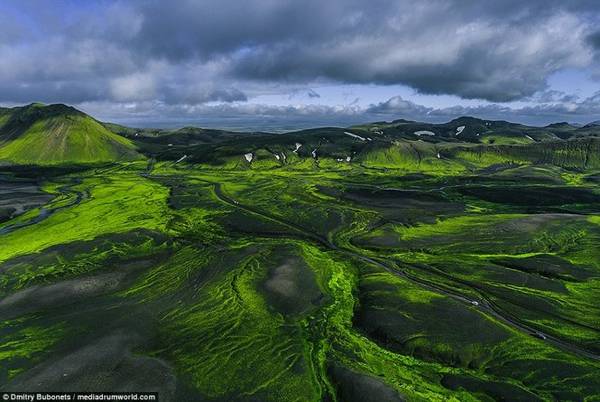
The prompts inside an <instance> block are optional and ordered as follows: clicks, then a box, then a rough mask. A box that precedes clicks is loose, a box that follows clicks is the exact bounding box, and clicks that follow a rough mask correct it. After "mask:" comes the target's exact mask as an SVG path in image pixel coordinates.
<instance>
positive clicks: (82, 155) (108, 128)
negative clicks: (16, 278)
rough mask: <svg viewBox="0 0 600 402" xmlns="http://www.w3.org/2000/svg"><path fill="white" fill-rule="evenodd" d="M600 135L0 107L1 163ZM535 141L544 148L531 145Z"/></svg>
mask: <svg viewBox="0 0 600 402" xmlns="http://www.w3.org/2000/svg"><path fill="white" fill-rule="evenodd" d="M598 138H600V121H597V122H592V123H590V124H587V125H585V126H582V127H580V126H575V125H571V124H569V123H565V122H561V123H554V124H550V125H548V126H546V127H531V126H526V125H523V124H517V123H510V122H507V121H493V120H483V119H478V118H473V117H460V118H457V119H454V120H451V121H449V122H447V123H443V124H432V123H422V122H417V121H410V120H404V119H401V120H395V121H392V122H375V123H369V124H363V125H356V126H351V127H347V128H339V127H323V128H315V129H308V130H300V131H294V132H288V133H284V134H273V133H264V132H232V131H225V130H214V129H202V128H197V127H185V128H181V129H177V130H165V129H136V128H130V127H125V126H121V125H118V124H112V123H102V122H99V121H97V120H95V119H94V118H92V117H90V116H88V115H86V114H85V113H83V112H81V111H79V110H77V109H75V108H72V107H70V106H66V105H62V104H54V105H42V104H39V103H34V104H30V105H27V106H23V107H15V108H0V164H5V165H6V164H37V165H57V164H89V163H103V162H112V161H130V160H136V159H141V158H143V157H144V156H146V157H154V158H157V159H159V160H174V161H177V160H180V159H182V158H184V159H187V161H190V162H198V163H210V164H215V165H219V164H231V163H234V165H235V164H239V165H240V166H245V163H246V162H248V163H257V162H258V161H260V160H268V161H269V164H273V165H274V166H277V165H282V164H286V163H292V161H293V160H298V159H303V158H308V159H316V158H320V159H324V158H329V159H331V160H333V161H335V162H340V161H345V160H360V159H361V158H367V157H369V156H368V155H371V154H372V153H373V152H375V151H376V150H379V151H380V150H381V149H386V148H390V147H393V146H398V144H404V145H406V146H408V148H411V149H421V148H422V149H428V150H429V151H428V152H429V154H431V153H433V154H432V155H433V157H441V155H440V153H439V149H441V148H445V149H450V148H457V147H458V148H464V147H467V148H468V147H473V146H480V147H482V146H483V147H486V146H491V147H502V146H512V147H514V146H520V147H521V148H522V149H521V150H520V151H519V152H525V151H523V149H528V151H527V152H529V153H531V154H536V153H538V152H540V151H539V149H547V148H549V147H550V148H556V147H565V146H567V145H566V144H571V145H569V146H570V147H572V144H573V141H579V140H582V141H590V140H592V141H597V140H596V139H598ZM542 144H543V145H542ZM561 144H563V145H561ZM536 145H539V146H537V147H536V148H538V150H537V151H532V150H531V149H532V147H533V146H536ZM408 148H407V149H408ZM420 152H422V151H420ZM503 152H504V151H503ZM511 152H516V151H514V150H513V151H511ZM246 154H251V155H252V158H251V159H252V160H251V161H248V160H247V159H250V157H243V158H242V156H243V155H246ZM432 155H429V156H432ZM371 156H372V155H371ZM244 160H246V162H244ZM267 165H268V164H267Z"/></svg>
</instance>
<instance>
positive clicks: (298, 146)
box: [293, 142, 302, 152]
mask: <svg viewBox="0 0 600 402" xmlns="http://www.w3.org/2000/svg"><path fill="white" fill-rule="evenodd" d="M301 147H302V144H300V143H299V142H297V143H296V149H294V151H293V152H298V150H299V149H300V148H301Z"/></svg>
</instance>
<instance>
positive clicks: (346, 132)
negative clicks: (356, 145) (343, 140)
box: [344, 131, 365, 141]
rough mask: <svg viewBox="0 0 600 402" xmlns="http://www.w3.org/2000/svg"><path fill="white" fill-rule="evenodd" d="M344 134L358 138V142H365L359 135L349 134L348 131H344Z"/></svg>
mask: <svg viewBox="0 0 600 402" xmlns="http://www.w3.org/2000/svg"><path fill="white" fill-rule="evenodd" d="M344 134H346V135H349V136H350V137H354V138H358V139H359V140H361V141H364V140H365V139H364V138H363V137H361V136H360V135H356V134H353V133H350V132H348V131H344Z"/></svg>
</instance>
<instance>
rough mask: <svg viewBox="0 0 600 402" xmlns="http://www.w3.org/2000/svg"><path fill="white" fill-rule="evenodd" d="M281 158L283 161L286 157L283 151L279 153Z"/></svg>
mask: <svg viewBox="0 0 600 402" xmlns="http://www.w3.org/2000/svg"><path fill="white" fill-rule="evenodd" d="M281 158H282V159H283V161H284V162H285V160H286V159H287V156H286V155H285V152H282V153H281Z"/></svg>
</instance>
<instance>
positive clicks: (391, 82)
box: [0, 0, 600, 129]
mask: <svg viewBox="0 0 600 402" xmlns="http://www.w3.org/2000/svg"><path fill="white" fill-rule="evenodd" d="M0 26H1V27H2V28H1V29H0V104H3V105H7V106H9V105H18V104H24V103H30V102H33V101H40V102H45V103H52V102H62V103H67V104H71V105H74V106H76V107H78V108H80V109H82V110H84V111H86V112H88V113H91V114H92V115H94V116H95V117H97V118H99V119H104V120H110V121H116V122H122V123H126V124H130V125H137V126H163V127H165V126H182V125H188V124H196V125H203V126H212V127H214V126H216V127H229V128H258V129H261V128H262V129H269V128H270V129H288V128H289V129H291V128H299V127H308V126H317V125H325V124H331V125H346V124H352V123H356V122H363V121H372V120H393V119H397V118H407V119H414V120H426V121H436V122H437V121H447V120H450V119H452V118H454V117H457V116H461V115H474V116H478V117H482V118H490V119H505V120H511V121H519V122H525V123H530V124H537V125H544V124H548V123H550V122H555V121H570V122H576V123H586V122H589V121H593V120H599V119H600V3H599V2H598V1H597V0H569V1H564V0H527V1H525V0H497V1H480V0H420V1H408V0H406V1H404V0H370V1H363V0H327V1H323V0H195V1H193V0H177V1H176V0H169V1H110V0H98V1H91V0H90V1H76V0H72V1H67V0H64V1H61V0H52V1H47V0H37V1H33V0H2V2H0Z"/></svg>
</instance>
